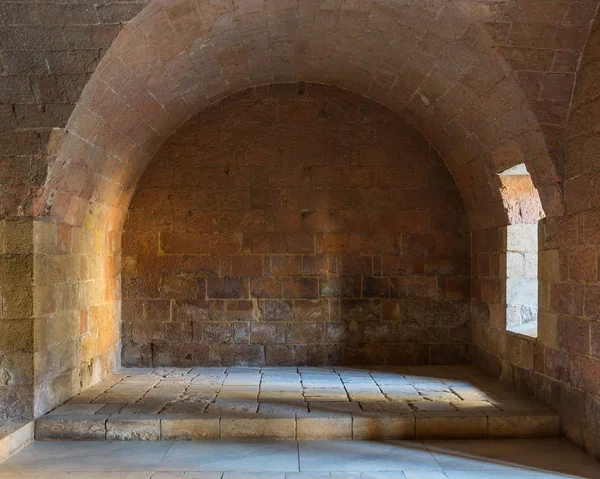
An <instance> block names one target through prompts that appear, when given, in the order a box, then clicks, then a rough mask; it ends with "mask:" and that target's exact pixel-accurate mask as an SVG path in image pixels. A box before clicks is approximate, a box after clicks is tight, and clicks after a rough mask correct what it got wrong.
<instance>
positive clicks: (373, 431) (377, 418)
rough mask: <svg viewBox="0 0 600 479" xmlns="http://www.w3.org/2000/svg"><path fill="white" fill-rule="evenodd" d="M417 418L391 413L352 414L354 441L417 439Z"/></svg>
mask: <svg viewBox="0 0 600 479" xmlns="http://www.w3.org/2000/svg"><path fill="white" fill-rule="evenodd" d="M415 434H416V433H415V418H414V416H412V415H408V414H407V415H405V416H394V415H391V414H389V413H374V412H363V413H352V439H354V440H393V439H415Z"/></svg>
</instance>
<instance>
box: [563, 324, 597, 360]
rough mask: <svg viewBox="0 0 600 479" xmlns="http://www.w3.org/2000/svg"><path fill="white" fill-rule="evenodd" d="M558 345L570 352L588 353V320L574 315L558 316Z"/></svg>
mask: <svg viewBox="0 0 600 479" xmlns="http://www.w3.org/2000/svg"><path fill="white" fill-rule="evenodd" d="M557 339H558V347H559V348H560V349H565V350H567V351H570V352H572V353H579V354H583V355H586V356H588V355H589V354H590V322H589V321H587V320H584V319H579V318H576V317H574V316H566V315H561V316H559V317H558V333H557Z"/></svg>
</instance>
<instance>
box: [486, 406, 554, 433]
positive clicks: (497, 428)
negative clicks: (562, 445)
mask: <svg viewBox="0 0 600 479" xmlns="http://www.w3.org/2000/svg"><path fill="white" fill-rule="evenodd" d="M485 413H486V415H487V417H488V436H489V437H490V438H503V437H521V438H533V437H558V436H559V435H560V427H559V426H560V424H559V423H560V418H559V416H558V414H555V413H552V412H547V413H541V412H540V413H536V412H534V411H532V412H530V413H520V414H519V413H516V412H512V411H486V412H485Z"/></svg>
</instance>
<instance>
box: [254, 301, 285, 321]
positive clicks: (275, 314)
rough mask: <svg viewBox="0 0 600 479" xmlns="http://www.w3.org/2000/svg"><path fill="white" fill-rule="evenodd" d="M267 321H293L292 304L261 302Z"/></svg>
mask: <svg viewBox="0 0 600 479" xmlns="http://www.w3.org/2000/svg"><path fill="white" fill-rule="evenodd" d="M260 305H261V308H262V310H263V314H264V319H265V320H266V321H289V320H291V319H292V302H291V301H288V300H283V301H278V300H265V301H260Z"/></svg>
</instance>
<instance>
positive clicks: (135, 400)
mask: <svg viewBox="0 0 600 479" xmlns="http://www.w3.org/2000/svg"><path fill="white" fill-rule="evenodd" d="M515 409H519V410H524V409H528V410H533V409H541V407H540V405H539V404H537V403H535V402H533V401H530V400H528V399H527V398H525V397H524V396H523V395H521V394H519V393H517V392H515V391H513V390H511V389H510V388H508V387H507V386H505V385H504V384H502V383H500V382H499V381H497V380H494V379H492V378H490V377H489V376H487V375H485V374H484V373H482V372H481V371H479V370H477V369H476V368H474V367H470V366H445V367H443V366H440V367H430V366H415V367H397V368H378V369H359V368H343V367H340V368H310V367H299V368H243V367H230V368H156V369H122V370H121V371H120V372H119V373H118V374H115V375H114V376H112V377H110V378H109V379H107V380H106V381H104V382H102V383H101V384H98V385H96V386H94V387H92V388H90V389H88V390H86V391H84V392H83V393H81V394H80V395H79V396H76V397H75V398H73V399H71V400H70V401H68V402H67V403H66V404H64V405H62V406H59V407H58V408H56V409H55V410H54V411H52V412H51V413H50V414H64V413H71V412H76V413H94V414H116V413H121V414H168V413H175V414H177V413H181V414H190V413H191V414H203V413H225V412H242V413H269V412H273V413H281V412H283V413H288V412H291V413H298V412H309V411H310V412H315V411H327V412H342V413H345V412H350V413H352V412H359V411H361V410H362V411H371V410H372V411H378V412H379V411H389V412H394V413H399V414H402V413H419V412H444V411H446V412H448V411H500V410H502V411H511V410H515Z"/></svg>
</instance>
